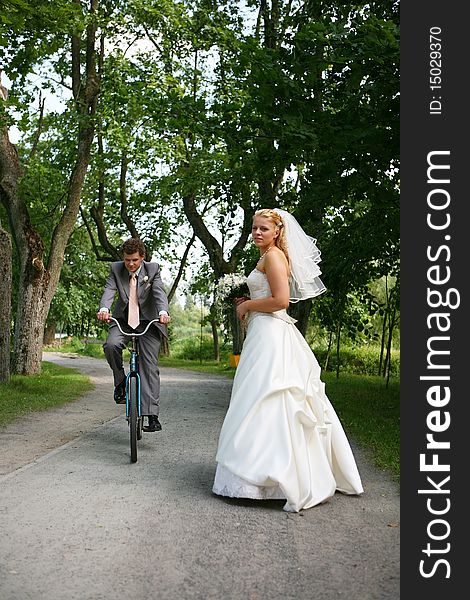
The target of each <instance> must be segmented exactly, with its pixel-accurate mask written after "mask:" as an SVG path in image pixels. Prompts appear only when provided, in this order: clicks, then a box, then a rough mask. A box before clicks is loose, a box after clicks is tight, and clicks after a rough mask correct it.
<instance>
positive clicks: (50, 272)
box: [0, 0, 99, 375]
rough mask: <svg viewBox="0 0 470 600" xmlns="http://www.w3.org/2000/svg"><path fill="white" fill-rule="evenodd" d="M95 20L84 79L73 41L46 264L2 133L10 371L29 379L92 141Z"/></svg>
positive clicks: (94, 5) (0, 182) (0, 193)
mask: <svg viewBox="0 0 470 600" xmlns="http://www.w3.org/2000/svg"><path fill="white" fill-rule="evenodd" d="M97 9H98V0H91V2H90V13H96V12H97ZM96 27H97V25H96V19H91V20H90V22H89V24H88V26H87V32H86V67H85V77H84V78H83V80H82V78H81V75H80V60H81V51H80V46H81V43H80V40H79V39H78V38H77V37H76V36H73V37H72V57H71V67H72V68H71V74H72V89H73V94H74V99H75V101H76V116H77V118H78V120H79V131H78V140H77V152H76V157H75V164H74V165H73V168H72V172H71V174H70V178H69V186H68V193H67V202H66V205H65V207H64V210H63V212H62V215H61V218H60V220H59V222H58V224H57V226H56V227H55V229H54V231H53V235H52V240H51V247H50V250H49V253H48V264H47V267H46V266H45V264H44V254H45V248H44V243H43V241H42V239H41V238H40V236H39V235H38V233H37V232H36V231H35V229H34V227H33V226H32V224H31V222H30V218H29V214H28V206H27V203H26V202H25V201H24V199H23V198H21V197H20V195H19V191H18V183H19V180H20V177H21V168H20V162H19V158H18V153H17V151H16V148H15V146H14V145H13V144H12V143H11V142H10V140H9V138H8V130H7V129H6V128H5V127H4V128H2V129H1V131H0V198H1V201H2V203H3V204H4V206H5V208H6V210H7V213H8V219H9V223H10V228H11V231H12V232H13V235H14V239H15V244H16V247H17V250H18V255H19V263H20V265H19V266H20V281H19V291H18V310H17V315H16V326H15V344H14V359H13V371H14V372H15V373H19V374H23V375H33V374H35V373H39V372H40V370H41V359H42V344H43V337H44V327H45V323H46V319H47V314H48V312H49V307H50V303H51V300H52V297H53V295H54V293H55V291H56V289H57V285H58V282H59V278H60V272H61V269H62V265H63V261H64V252H65V248H66V245H67V243H68V240H69V238H70V235H71V233H72V230H73V227H74V225H75V222H76V219H77V214H78V211H79V208H80V196H81V192H82V189H83V184H84V181H85V175H86V172H87V169H88V165H89V162H90V155H91V145H92V142H93V137H94V115H95V113H96V106H97V101H98V94H99V80H98V77H97V75H96V65H95V62H96V61H95V56H96V51H95V37H96Z"/></svg>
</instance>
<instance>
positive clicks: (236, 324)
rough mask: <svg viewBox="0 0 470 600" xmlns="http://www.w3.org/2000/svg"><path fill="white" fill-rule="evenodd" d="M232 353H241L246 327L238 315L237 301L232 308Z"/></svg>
mask: <svg viewBox="0 0 470 600" xmlns="http://www.w3.org/2000/svg"><path fill="white" fill-rule="evenodd" d="M231 326H232V353H233V354H241V351H242V348H243V341H244V337H245V327H244V325H243V323H242V322H241V321H240V319H239V318H238V317H237V309H236V305H235V303H234V304H233V309H232V319H231Z"/></svg>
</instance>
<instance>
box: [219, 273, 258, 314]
mask: <svg viewBox="0 0 470 600" xmlns="http://www.w3.org/2000/svg"><path fill="white" fill-rule="evenodd" d="M249 295H250V292H249V289H248V285H247V283H246V277H245V276H244V275H242V274H241V273H228V274H227V275H224V276H223V277H221V278H220V279H219V281H218V282H217V284H216V286H215V305H216V307H217V310H218V311H219V313H222V312H223V311H224V309H228V308H229V307H232V306H233V301H234V299H235V298H241V297H242V296H249Z"/></svg>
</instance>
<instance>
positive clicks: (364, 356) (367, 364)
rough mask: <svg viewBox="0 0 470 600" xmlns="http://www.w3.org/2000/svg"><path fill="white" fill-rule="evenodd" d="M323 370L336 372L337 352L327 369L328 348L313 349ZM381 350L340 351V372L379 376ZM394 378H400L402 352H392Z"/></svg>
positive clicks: (356, 348)
mask: <svg viewBox="0 0 470 600" xmlns="http://www.w3.org/2000/svg"><path fill="white" fill-rule="evenodd" d="M313 352H314V353H315V356H316V357H317V360H318V362H319V363H320V367H321V368H322V370H326V371H336V362H337V361H336V352H331V353H330V358H329V361H328V366H327V368H326V369H325V361H326V348H313ZM379 359H380V349H379V348H378V347H375V346H358V347H353V348H344V349H342V350H340V372H342V373H351V374H355V375H373V376H374V375H378V374H379V372H378V370H379ZM390 375H391V376H392V377H400V352H399V351H398V350H394V351H392V365H391V369H390Z"/></svg>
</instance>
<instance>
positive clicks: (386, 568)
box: [0, 354, 399, 600]
mask: <svg viewBox="0 0 470 600" xmlns="http://www.w3.org/2000/svg"><path fill="white" fill-rule="evenodd" d="M45 358H46V359H47V360H53V361H54V362H58V363H60V364H63V365H66V366H73V367H76V368H78V369H79V370H81V371H83V372H91V373H92V376H93V381H94V383H95V386H96V387H95V390H94V391H93V392H90V393H88V394H87V395H86V396H85V397H84V398H83V399H81V400H79V401H77V402H75V403H73V404H72V405H69V406H68V407H64V408H62V409H57V410H54V411H49V412H47V413H42V414H41V413H40V414H35V415H33V416H32V417H31V418H30V419H29V420H28V426H27V427H26V426H25V422H24V421H23V420H22V422H21V423H18V424H16V425H12V426H10V427H7V428H5V429H3V430H0V455H1V456H2V462H1V473H2V474H1V475H0V532H1V537H0V598H1V600H29V599H31V600H46V599H47V600H75V599H76V600H108V599H109V600H111V599H112V600H127V599H129V600H131V599H132V600H134V599H139V600H153V599H159V600H192V599H200V600H209V599H214V600H232V599H233V600H241V599H247V600H310V599H312V600H333V599H334V600H337V599H341V598H347V599H348V600H397V599H398V598H399V527H397V524H398V521H399V496H398V488H397V485H396V484H394V483H393V482H391V481H390V479H389V477H388V476H387V475H386V474H384V473H382V472H381V471H379V470H377V469H376V468H375V467H373V466H372V465H371V463H370V461H369V460H368V459H367V457H366V456H365V455H364V454H363V453H362V452H361V451H359V450H358V449H357V448H356V447H355V446H354V451H355V454H356V457H357V460H358V464H359V470H360V472H361V475H362V478H363V482H364V487H365V493H364V494H363V495H362V496H361V497H357V498H356V497H347V496H343V495H341V494H336V495H335V497H334V498H332V499H331V500H330V501H329V502H328V503H326V504H324V505H321V506H318V507H315V508H312V509H309V510H307V511H303V512H301V513H300V514H292V513H285V512H284V511H282V505H283V502H282V501H271V502H257V501H249V500H231V499H221V498H219V497H217V496H214V495H212V493H211V486H212V479H213V475H214V470H215V464H214V456H215V451H216V445H217V438H218V433H219V430H220V426H221V424H222V420H223V417H224V415H225V412H226V410H227V406H228V401H229V396H230V388H231V383H232V382H231V380H228V379H225V378H223V377H221V376H215V375H204V374H200V373H192V372H189V371H182V370H177V369H170V368H163V369H162V411H161V421H162V425H163V431H162V432H160V433H157V434H154V433H148V434H145V433H144V437H143V438H142V440H141V442H140V445H139V460H138V462H137V463H136V464H131V463H130V460H129V445H128V430H127V425H126V423H125V420H124V419H123V417H122V407H119V406H116V405H114V403H113V401H112V393H111V379H110V377H109V375H110V372H109V368H108V366H107V364H106V363H105V362H104V361H103V360H98V359H88V358H72V357H70V356H69V357H67V356H61V355H54V354H48V355H47V356H46V357H45ZM117 413H121V414H120V415H119V416H116V414H117ZM43 428H46V430H48V431H49V433H50V437H49V439H48V446H49V448H48V447H45V446H44V439H43V436H42V435H41V432H42V431H43ZM64 432H66V433H64ZM64 441H65V442H66V443H65V444H64ZM20 447H21V448H22V451H21V452H20V451H19V450H18V449H19V448H20ZM51 447H54V449H51ZM27 448H29V450H28V449H27ZM19 455H21V456H22V459H21V460H19V459H18V458H16V459H15V457H18V456H19Z"/></svg>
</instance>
